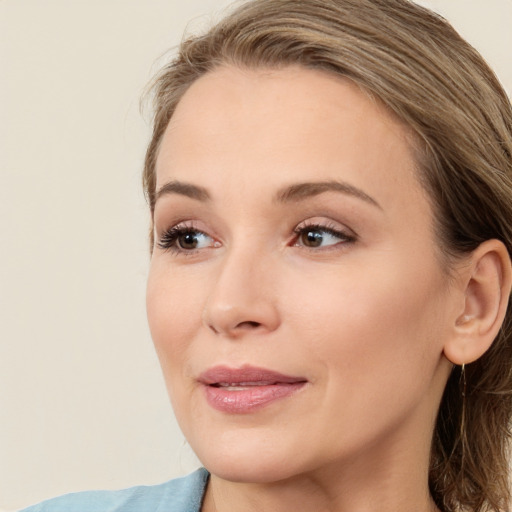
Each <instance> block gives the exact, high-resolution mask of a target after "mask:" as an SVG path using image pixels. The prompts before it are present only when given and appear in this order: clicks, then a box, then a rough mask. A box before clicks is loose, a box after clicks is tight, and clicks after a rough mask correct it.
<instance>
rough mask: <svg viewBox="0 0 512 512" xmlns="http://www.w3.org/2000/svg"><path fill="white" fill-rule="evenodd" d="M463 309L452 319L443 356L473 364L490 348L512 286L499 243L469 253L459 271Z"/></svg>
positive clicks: (507, 259)
mask: <svg viewBox="0 0 512 512" xmlns="http://www.w3.org/2000/svg"><path fill="white" fill-rule="evenodd" d="M462 275H463V277H462V279H463V286H464V293H465V295H464V307H463V311H461V312H460V313H459V314H458V316H457V317H456V319H455V322H454V325H453V333H452V336H450V337H449V339H448V340H447V341H446V343H445V345H444V355H445V356H446V357H447V358H448V359H449V360H450V361H451V362H452V363H454V364H457V365H462V364H467V363H471V362H473V361H475V360H476V359H478V358H479V357H480V356H482V355H483V354H484V353H485V351H486V350H487V349H488V348H489V347H490V346H491V344H492V342H493V341H494V339H495V338H496V336H497V335H498V332H499V330H500V327H501V324H502V323H503V320H504V318H505V313H506V310H507V304H508V299H509V295H510V289H511V284H512V269H511V263H510V257H509V254H508V251H507V249H506V247H505V245H504V244H503V243H502V242H501V241H499V240H487V241H486V242H483V243H482V244H480V245H479V246H478V247H477V249H475V250H474V251H473V253H472V254H471V257H470V259H469V264H468V265H466V266H465V267H464V270H463V271H462Z"/></svg>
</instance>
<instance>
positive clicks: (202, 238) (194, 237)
mask: <svg viewBox="0 0 512 512" xmlns="http://www.w3.org/2000/svg"><path fill="white" fill-rule="evenodd" d="M213 245H214V241H213V239H212V238H211V237H210V236H208V235H207V234H206V233H203V232H202V231H199V230H197V229H193V228H189V227H184V226H181V227H180V226H175V227H172V228H170V229H168V230H167V231H165V233H163V235H162V236H161V238H160V240H159V242H158V246H159V247H160V248H161V249H166V250H173V251H175V252H187V251H194V250H198V249H204V248H206V247H212V246H213Z"/></svg>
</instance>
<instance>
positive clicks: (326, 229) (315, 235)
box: [294, 225, 356, 249]
mask: <svg viewBox="0 0 512 512" xmlns="http://www.w3.org/2000/svg"><path fill="white" fill-rule="evenodd" d="M295 233H296V234H297V238H296V241H295V244H294V245H296V246H299V247H308V248H312V249H314V248H317V247H320V248H321V247H329V246H334V245H338V244H343V243H348V242H354V241H355V239H356V237H355V236H354V235H352V234H348V233H344V232H343V231H341V230H340V229H335V228H333V227H330V226H322V225H307V226H299V227H297V229H296V230H295Z"/></svg>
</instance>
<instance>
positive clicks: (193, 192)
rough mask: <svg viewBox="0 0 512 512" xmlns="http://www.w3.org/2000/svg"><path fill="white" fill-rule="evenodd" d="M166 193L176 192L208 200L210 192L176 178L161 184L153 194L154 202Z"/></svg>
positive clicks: (200, 199)
mask: <svg viewBox="0 0 512 512" xmlns="http://www.w3.org/2000/svg"><path fill="white" fill-rule="evenodd" d="M167 194H178V195H181V196H186V197H190V198H191V199H197V200H198V201H209V200H210V199H211V196H210V193H209V192H208V190H206V188H204V187H200V186H199V185H193V184H192V183H186V182H183V181H177V180H173V181H169V182H167V183H165V184H164V185H162V186H161V187H160V188H159V189H158V191H157V193H156V195H155V202H156V201H157V200H158V199H159V198H160V197H162V196H164V195H167Z"/></svg>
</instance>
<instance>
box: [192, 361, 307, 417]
mask: <svg viewBox="0 0 512 512" xmlns="http://www.w3.org/2000/svg"><path fill="white" fill-rule="evenodd" d="M198 381H199V382H200V383H201V384H202V385H203V386H204V391H205V395H206V400H207V402H208V403H209V405H210V406H211V407H213V408H214V409H216V410H218V411H221V412H225V413H232V414H246V413H250V412H254V411H257V410H259V409H261V408H263V407H265V406H267V405H270V404H271V403H273V402H275V401H276V400H280V399H284V398H287V397H290V396H291V395H293V394H295V393H296V392H297V391H299V390H300V389H301V388H303V387H304V385H305V384H306V383H307V379H305V378H304V377H296V376H291V375H284V374H282V373H278V372H274V371H272V370H267V369H265V368H257V367H253V366H244V367H242V368H229V367H226V366H216V367H213V368H210V369H209V370H207V371H205V372H203V373H202V374H201V375H200V376H199V379H198Z"/></svg>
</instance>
